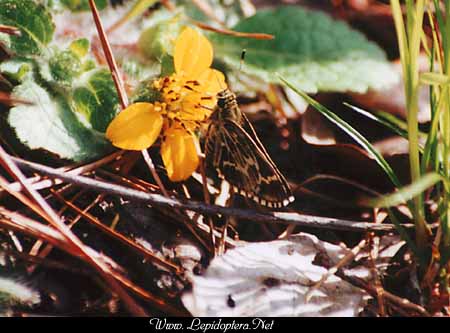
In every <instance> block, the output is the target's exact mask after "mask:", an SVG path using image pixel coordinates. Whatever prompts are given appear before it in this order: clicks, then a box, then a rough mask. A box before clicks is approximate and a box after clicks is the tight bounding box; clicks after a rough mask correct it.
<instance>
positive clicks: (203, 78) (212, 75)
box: [197, 68, 227, 96]
mask: <svg viewBox="0 0 450 333" xmlns="http://www.w3.org/2000/svg"><path fill="white" fill-rule="evenodd" d="M197 81H198V82H199V83H200V88H198V89H199V90H201V92H203V93H206V94H210V95H212V96H216V95H217V93H218V92H219V91H222V90H224V89H226V88H227V84H226V82H225V76H224V75H223V74H222V72H219V71H218V70H215V69H212V68H208V69H206V70H204V71H203V72H202V73H201V74H200V75H199V76H198V78H197Z"/></svg>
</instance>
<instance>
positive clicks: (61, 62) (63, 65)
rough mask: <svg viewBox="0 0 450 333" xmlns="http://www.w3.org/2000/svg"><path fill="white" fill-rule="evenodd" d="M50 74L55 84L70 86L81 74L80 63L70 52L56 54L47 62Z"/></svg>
mask: <svg viewBox="0 0 450 333" xmlns="http://www.w3.org/2000/svg"><path fill="white" fill-rule="evenodd" d="M49 66H50V72H51V75H52V77H53V79H54V80H56V81H57V82H59V83H61V84H64V85H70V84H71V83H72V80H73V79H74V78H75V77H77V76H78V75H79V74H80V72H81V61H80V59H79V57H78V56H77V55H76V54H75V53H73V52H72V51H70V50H69V51H62V52H57V53H56V54H55V55H54V56H52V57H51V58H50V60H49Z"/></svg>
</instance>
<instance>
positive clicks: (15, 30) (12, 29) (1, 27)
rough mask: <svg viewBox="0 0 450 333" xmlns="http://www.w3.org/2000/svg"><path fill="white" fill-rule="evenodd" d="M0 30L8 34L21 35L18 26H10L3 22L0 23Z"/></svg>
mask: <svg viewBox="0 0 450 333" xmlns="http://www.w3.org/2000/svg"><path fill="white" fill-rule="evenodd" d="M0 32H2V33H5V34H8V35H14V36H20V35H21V32H20V29H19V28H16V27H11V26H9V25H3V24H0Z"/></svg>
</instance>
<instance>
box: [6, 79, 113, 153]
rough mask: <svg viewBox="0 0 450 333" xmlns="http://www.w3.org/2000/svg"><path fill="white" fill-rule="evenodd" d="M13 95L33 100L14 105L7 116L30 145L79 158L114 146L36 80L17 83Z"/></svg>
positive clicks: (22, 139) (106, 150)
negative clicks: (89, 127)
mask: <svg viewBox="0 0 450 333" xmlns="http://www.w3.org/2000/svg"><path fill="white" fill-rule="evenodd" d="M13 97H15V98H20V99H26V100H27V101H29V102H31V103H33V104H32V105H19V106H16V107H13V108H12V109H10V111H9V115H8V118H7V120H8V123H9V125H10V126H11V127H12V128H13V130H14V132H15V133H16V135H17V137H18V139H19V140H20V141H21V142H22V143H23V144H25V145H26V146H27V147H28V148H30V149H45V150H47V151H50V152H52V153H54V154H56V155H58V156H59V157H62V158H66V159H71V160H75V161H83V160H88V159H92V158H95V157H99V156H101V155H102V154H104V153H106V152H108V151H109V150H110V149H111V146H110V144H109V142H108V141H107V140H106V139H105V138H104V137H103V135H102V134H100V133H98V132H96V131H93V130H91V129H88V128H86V127H85V126H84V125H83V124H82V122H81V121H80V120H79V119H78V118H77V116H76V114H75V113H74V112H73V111H72V110H71V108H70V106H69V105H68V103H66V101H65V100H64V99H63V98H60V97H54V96H51V95H50V94H49V93H48V92H47V91H46V90H44V89H43V88H42V87H40V86H39V85H37V84H36V83H34V82H33V81H32V80H27V81H25V82H24V83H22V84H21V85H19V86H17V87H16V88H15V89H14V91H13Z"/></svg>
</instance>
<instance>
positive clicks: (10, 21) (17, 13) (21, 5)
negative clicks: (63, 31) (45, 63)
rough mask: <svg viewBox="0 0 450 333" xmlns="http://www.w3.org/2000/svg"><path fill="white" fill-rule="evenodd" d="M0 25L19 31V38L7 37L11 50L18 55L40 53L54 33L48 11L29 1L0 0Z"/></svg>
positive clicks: (53, 26)
mask: <svg viewBox="0 0 450 333" xmlns="http://www.w3.org/2000/svg"><path fill="white" fill-rule="evenodd" d="M0 23H2V24H6V25H10V26H13V27H16V28H19V29H20V32H21V35H20V36H9V38H10V47H11V49H12V50H13V51H14V52H16V53H17V54H19V55H27V54H39V53H41V52H42V50H43V49H44V48H45V46H46V45H47V44H48V43H49V42H50V41H51V40H52V38H53V33H54V31H55V25H54V23H53V21H52V17H51V14H50V13H49V12H48V10H47V9H46V8H45V7H44V6H42V5H39V4H37V3H36V2H35V1H30V0H1V1H0Z"/></svg>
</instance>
